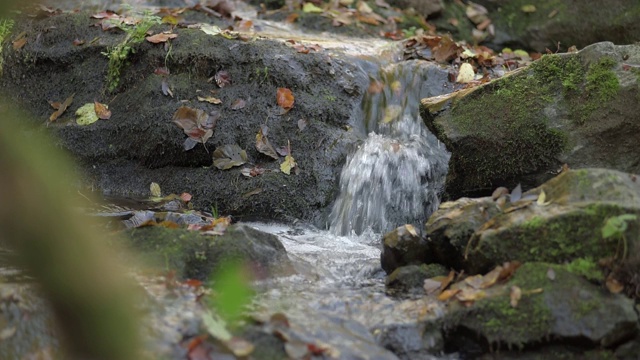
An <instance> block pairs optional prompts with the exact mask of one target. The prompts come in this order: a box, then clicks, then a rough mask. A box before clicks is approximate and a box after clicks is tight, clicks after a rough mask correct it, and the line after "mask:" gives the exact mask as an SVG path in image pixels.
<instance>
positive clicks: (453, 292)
mask: <svg viewBox="0 0 640 360" xmlns="http://www.w3.org/2000/svg"><path fill="white" fill-rule="evenodd" d="M460 291H461V290H460V289H449V290H445V291H443V292H442V293H441V294H440V295H438V300H440V301H447V300H449V299H451V298H452V297H454V296H455V295H456V294H458V293H459V292H460Z"/></svg>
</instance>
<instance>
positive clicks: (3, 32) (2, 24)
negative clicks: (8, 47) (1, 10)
mask: <svg viewBox="0 0 640 360" xmlns="http://www.w3.org/2000/svg"><path fill="white" fill-rule="evenodd" d="M14 24H15V22H14V21H13V20H11V19H0V75H2V64H3V63H4V61H3V58H2V50H3V49H4V42H5V40H6V39H7V37H8V36H9V34H11V30H13V26H14Z"/></svg>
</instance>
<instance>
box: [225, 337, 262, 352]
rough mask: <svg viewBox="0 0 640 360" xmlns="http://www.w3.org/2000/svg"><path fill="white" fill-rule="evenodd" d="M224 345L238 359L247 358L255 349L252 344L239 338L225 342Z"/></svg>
mask: <svg viewBox="0 0 640 360" xmlns="http://www.w3.org/2000/svg"><path fill="white" fill-rule="evenodd" d="M224 345H225V347H226V348H227V349H229V350H230V351H231V352H232V353H233V355H235V356H236V357H247V356H249V355H250V354H251V353H252V352H253V350H254V349H255V347H254V346H253V344H252V343H250V342H248V341H247V340H244V339H241V338H238V337H233V338H231V339H230V340H228V341H225V342H224Z"/></svg>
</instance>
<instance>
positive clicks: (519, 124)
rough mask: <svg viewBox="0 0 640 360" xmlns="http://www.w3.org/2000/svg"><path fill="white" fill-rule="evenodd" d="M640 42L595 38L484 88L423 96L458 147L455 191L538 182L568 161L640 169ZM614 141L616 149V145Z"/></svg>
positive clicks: (432, 124) (451, 186)
mask: <svg viewBox="0 0 640 360" xmlns="http://www.w3.org/2000/svg"><path fill="white" fill-rule="evenodd" d="M638 63H640V47H638V46H637V45H627V46H616V45H613V44H612V43H598V44H594V45H592V46H589V47H587V48H585V49H583V50H582V51H580V52H578V53H572V54H565V55H550V56H544V57H542V58H541V59H540V60H539V61H536V62H534V63H533V64H532V65H531V66H530V67H528V68H527V69H524V70H522V71H520V72H517V73H515V74H513V75H510V76H505V77H503V78H501V79H498V80H496V81H492V82H490V83H488V84H486V85H483V86H480V87H476V88H472V89H470V90H467V91H462V92H459V93H456V94H453V95H451V97H449V98H432V99H426V100H423V107H422V117H423V119H424V120H425V122H426V124H427V126H428V127H429V128H430V129H431V130H432V131H433V132H434V134H435V135H436V136H437V137H438V138H439V139H440V140H441V141H443V142H444V143H445V144H446V146H447V149H448V150H449V151H451V153H452V155H451V161H450V164H449V165H450V168H449V174H448V177H447V185H446V192H447V194H448V196H449V197H450V198H457V197H460V196H465V195H474V194H476V195H477V194H487V193H488V192H490V191H492V190H493V189H494V188H496V187H498V186H508V187H510V188H512V187H515V185H516V184H517V183H518V182H520V183H522V185H523V187H524V188H525V189H528V188H531V187H534V186H538V185H539V184H541V183H543V182H544V181H546V180H548V179H549V178H550V177H551V176H553V175H552V174H553V173H556V172H557V171H558V169H559V168H560V167H561V166H562V164H565V163H566V164H568V165H569V166H570V167H571V168H583V167H605V168H612V169H616V170H620V171H625V172H630V173H638V172H640V167H639V166H640V163H638V161H637V151H636V149H635V145H634V144H636V143H638V141H639V140H640V139H639V138H638V134H640V131H638V123H637V121H636V120H635V119H636V114H637V112H638V111H637V110H638V109H637V108H636V106H635V104H637V102H636V100H635V99H636V97H637V93H638V76H637V72H636V70H634V69H635V68H634V67H632V66H630V65H628V64H638ZM612 144H616V146H612Z"/></svg>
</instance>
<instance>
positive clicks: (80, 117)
mask: <svg viewBox="0 0 640 360" xmlns="http://www.w3.org/2000/svg"><path fill="white" fill-rule="evenodd" d="M76 116H77V119H76V123H78V125H90V124H93V123H94V122H96V121H98V114H96V106H95V104H94V103H87V104H84V105H82V106H81V107H80V108H79V109H78V110H76Z"/></svg>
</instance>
